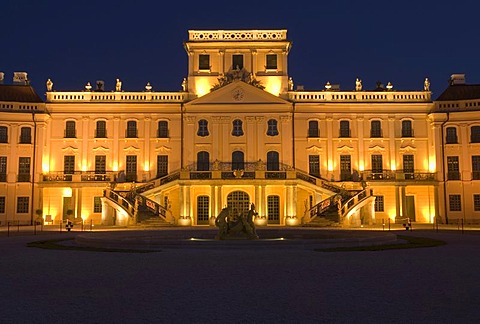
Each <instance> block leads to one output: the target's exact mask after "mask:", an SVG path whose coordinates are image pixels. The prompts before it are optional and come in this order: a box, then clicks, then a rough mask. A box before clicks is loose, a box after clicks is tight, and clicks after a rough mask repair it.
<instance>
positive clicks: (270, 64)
mask: <svg viewBox="0 0 480 324" xmlns="http://www.w3.org/2000/svg"><path fill="white" fill-rule="evenodd" d="M265 59H266V61H267V62H266V63H267V64H266V65H265V68H266V69H267V70H276V69H277V54H267V56H266V57H265Z"/></svg>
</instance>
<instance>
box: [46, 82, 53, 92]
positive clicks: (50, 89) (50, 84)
mask: <svg viewBox="0 0 480 324" xmlns="http://www.w3.org/2000/svg"><path fill="white" fill-rule="evenodd" d="M46 84H47V91H52V90H53V82H52V80H50V79H48V80H47V83H46Z"/></svg>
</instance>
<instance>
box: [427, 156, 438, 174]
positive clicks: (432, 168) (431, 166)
mask: <svg viewBox="0 0 480 324" xmlns="http://www.w3.org/2000/svg"><path fill="white" fill-rule="evenodd" d="M436 170H437V163H436V161H435V157H434V156H431V157H430V162H429V163H428V171H430V172H432V173H433V172H435V171H436Z"/></svg>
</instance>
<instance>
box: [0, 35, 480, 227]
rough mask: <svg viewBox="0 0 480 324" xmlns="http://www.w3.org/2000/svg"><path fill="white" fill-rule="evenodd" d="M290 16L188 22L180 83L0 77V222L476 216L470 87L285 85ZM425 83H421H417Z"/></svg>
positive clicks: (476, 95) (479, 131)
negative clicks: (204, 24)
mask: <svg viewBox="0 0 480 324" xmlns="http://www.w3.org/2000/svg"><path fill="white" fill-rule="evenodd" d="M291 46H292V43H291V41H289V40H288V38H287V31H286V30H232V31H220V30H219V31H198V30H191V31H189V37H188V41H186V42H185V43H184V48H185V50H186V52H187V55H188V75H187V77H186V78H185V79H184V81H183V83H182V89H181V90H180V91H178V92H161V91H156V89H154V88H153V87H152V85H150V84H147V85H146V86H145V90H144V91H140V92H129V91H126V90H124V89H123V88H122V83H121V80H118V79H117V82H116V86H115V89H113V90H107V89H104V84H103V83H102V82H92V84H93V85H92V84H90V83H87V84H86V85H85V88H84V89H82V90H79V91H73V92H71V91H68V92H67V91H61V90H57V89H55V88H54V85H53V82H52V81H51V80H48V81H47V92H46V99H45V100H42V99H41V98H40V97H39V96H38V95H37V94H36V93H35V92H34V90H33V89H32V87H31V86H29V85H28V82H27V80H26V74H22V73H18V74H16V75H15V81H16V82H14V84H12V85H5V84H2V85H0V111H1V112H0V113H1V116H2V117H1V119H0V221H1V222H2V224H5V223H6V222H9V221H19V222H21V223H25V224H28V223H33V222H34V221H35V220H41V221H43V222H45V223H52V224H59V223H61V222H63V221H65V220H66V219H67V218H69V219H71V220H74V221H84V222H91V223H93V224H105V225H113V224H115V225H134V224H139V223H143V224H148V223H150V224H174V225H213V223H214V220H215V217H216V216H217V215H218V214H219V213H220V211H221V209H222V208H223V207H225V206H231V207H233V208H235V209H238V210H245V209H249V208H250V206H251V204H252V203H253V204H254V205H255V207H256V211H257V213H258V216H257V217H256V219H255V222H256V223H257V225H273V224H276V225H291V226H299V225H315V224H316V225H328V224H332V223H338V224H341V225H343V226H360V225H370V224H382V223H385V222H387V221H388V220H390V221H391V222H405V221H406V220H407V219H409V220H410V221H414V222H418V223H433V222H442V223H445V222H455V221H458V220H461V219H463V220H464V221H466V222H471V223H474V222H480V115H479V110H480V85H468V84H466V83H465V80H464V78H463V75H452V79H451V83H450V86H449V87H448V88H447V89H446V90H445V91H444V93H443V94H442V95H441V96H440V97H439V98H438V99H437V100H435V101H433V100H432V98H431V92H430V90H429V87H430V85H429V81H428V79H426V80H425V81H422V82H423V83H424V84H423V85H422V87H423V88H422V89H420V90H418V91H401V90H397V89H395V88H394V86H393V85H392V84H391V83H388V84H387V85H386V86H384V85H381V84H378V85H377V87H376V88H375V89H365V88H364V87H363V85H362V83H361V81H360V80H358V79H357V81H356V83H354V82H352V90H348V91H344V90H340V88H339V87H338V86H337V85H332V84H329V83H327V84H326V85H325V89H321V90H318V91H308V90H305V89H303V88H302V87H300V86H298V87H295V86H294V84H293V79H292V77H291V76H289V74H288V55H289V52H290V49H291ZM422 82H419V83H420V84H421V83H422Z"/></svg>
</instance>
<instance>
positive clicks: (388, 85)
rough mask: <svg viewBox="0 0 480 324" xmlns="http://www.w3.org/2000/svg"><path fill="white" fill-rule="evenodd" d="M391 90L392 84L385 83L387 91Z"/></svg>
mask: <svg viewBox="0 0 480 324" xmlns="http://www.w3.org/2000/svg"><path fill="white" fill-rule="evenodd" d="M392 89H393V84H392V83H391V82H388V83H387V90H392Z"/></svg>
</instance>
